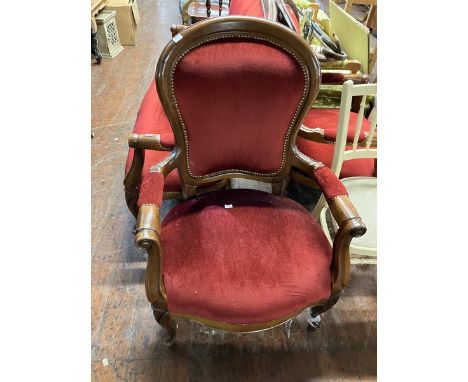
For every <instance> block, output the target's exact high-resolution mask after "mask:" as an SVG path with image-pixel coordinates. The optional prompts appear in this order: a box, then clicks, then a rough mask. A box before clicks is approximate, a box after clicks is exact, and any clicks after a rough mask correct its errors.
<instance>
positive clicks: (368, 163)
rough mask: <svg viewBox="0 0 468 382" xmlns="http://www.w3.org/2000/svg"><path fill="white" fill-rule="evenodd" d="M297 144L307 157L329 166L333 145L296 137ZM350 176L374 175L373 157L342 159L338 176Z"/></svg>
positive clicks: (331, 160)
mask: <svg viewBox="0 0 468 382" xmlns="http://www.w3.org/2000/svg"><path fill="white" fill-rule="evenodd" d="M297 146H298V147H299V150H300V151H301V152H303V153H304V154H305V155H307V156H308V157H309V158H312V159H315V160H318V161H320V162H322V163H323V164H324V165H325V166H327V167H330V168H331V165H332V162H333V152H334V150H335V145H333V144H330V143H317V142H311V141H308V140H306V139H304V138H301V137H298V138H297ZM347 148H348V149H350V148H351V146H347ZM352 176H374V159H371V158H363V159H352V160H347V161H344V162H343V167H342V168H341V172H340V178H349V177H352Z"/></svg>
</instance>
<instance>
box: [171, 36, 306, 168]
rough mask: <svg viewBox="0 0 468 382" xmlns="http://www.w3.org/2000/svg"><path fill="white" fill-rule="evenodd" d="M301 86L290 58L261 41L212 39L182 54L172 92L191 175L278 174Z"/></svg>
mask: <svg viewBox="0 0 468 382" xmlns="http://www.w3.org/2000/svg"><path fill="white" fill-rule="evenodd" d="M304 82H305V79H304V73H303V71H302V68H301V67H300V65H299V64H298V62H297V61H296V60H295V59H294V58H293V57H291V56H290V55H289V54H288V53H286V52H284V51H282V50H280V48H276V47H273V46H270V45H269V44H267V43H263V42H258V41H256V42H253V41H235V40H229V41H216V42H215V43H207V44H205V45H203V46H201V47H198V48H195V49H194V50H192V51H190V52H189V53H188V54H187V55H185V56H184V58H183V59H181V61H180V62H179V64H178V65H177V68H176V70H175V73H174V89H175V94H176V98H177V102H178V105H179V109H180V112H181V115H182V118H183V120H184V123H185V127H186V131H187V137H188V157H189V163H190V170H191V173H192V174H193V175H195V176H202V175H208V174H210V173H214V172H217V171H221V170H227V169H240V170H247V171H253V172H260V173H273V172H276V171H278V170H279V169H280V168H281V161H282V158H283V145H284V141H285V137H286V132H287V130H288V129H289V126H290V123H291V121H292V119H293V116H294V114H295V112H296V110H297V106H298V104H299V102H300V100H301V97H302V93H303V90H304Z"/></svg>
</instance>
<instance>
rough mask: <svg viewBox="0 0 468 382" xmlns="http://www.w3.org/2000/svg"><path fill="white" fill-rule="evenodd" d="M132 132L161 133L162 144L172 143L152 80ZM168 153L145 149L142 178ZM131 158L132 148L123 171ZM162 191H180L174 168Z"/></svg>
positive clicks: (170, 133) (167, 123) (169, 144)
mask: <svg viewBox="0 0 468 382" xmlns="http://www.w3.org/2000/svg"><path fill="white" fill-rule="evenodd" d="M133 132H134V133H136V134H161V143H162V144H163V145H164V146H167V147H169V146H171V145H173V144H174V135H173V133H172V128H171V125H170V124H169V120H168V119H167V117H166V114H165V113H164V110H163V108H162V105H161V102H160V101H159V97H158V94H157V92H156V84H155V82H154V80H153V81H151V84H150V87H149V89H148V91H147V92H146V94H145V97H144V98H143V101H142V103H141V106H140V110H139V111H138V116H137V119H136V122H135V127H134V129H133ZM169 153H170V152H169V151H153V150H146V151H145V163H144V167H143V172H142V178H144V177H145V176H146V175H147V174H148V173H149V172H148V171H149V169H150V167H151V166H152V165H154V164H156V163H159V162H160V161H162V160H163V159H164V158H166V157H167V156H168V155H169ZM132 160H133V149H130V150H129V151H128V156H127V163H126V165H125V173H127V172H128V170H129V169H130V166H131V164H132ZM164 191H170V192H178V191H180V178H179V175H178V174H177V171H176V170H174V171H172V172H171V173H170V174H169V175H168V176H167V177H166V179H165V182H164Z"/></svg>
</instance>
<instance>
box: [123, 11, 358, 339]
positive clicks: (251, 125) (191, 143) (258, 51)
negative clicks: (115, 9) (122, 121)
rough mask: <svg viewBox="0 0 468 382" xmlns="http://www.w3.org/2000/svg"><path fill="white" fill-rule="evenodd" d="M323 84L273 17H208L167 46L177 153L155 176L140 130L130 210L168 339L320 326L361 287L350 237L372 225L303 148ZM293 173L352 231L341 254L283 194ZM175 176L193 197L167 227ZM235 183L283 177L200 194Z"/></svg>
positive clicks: (148, 142)
mask: <svg viewBox="0 0 468 382" xmlns="http://www.w3.org/2000/svg"><path fill="white" fill-rule="evenodd" d="M319 84H320V69H319V63H318V60H317V58H316V56H315V54H314V53H313V52H312V50H311V49H310V48H309V46H308V45H307V44H306V43H305V42H304V41H303V40H302V39H301V38H300V37H298V36H297V35H296V34H295V33H293V32H291V31H290V30H288V29H287V28H286V27H284V26H281V25H279V24H278V23H275V22H271V21H268V20H264V19H259V18H253V17H244V16H227V17H222V18H216V19H211V20H206V21H202V22H199V23H197V24H195V25H193V26H192V27H190V28H187V29H185V30H183V31H182V32H180V34H177V35H175V36H174V37H173V38H172V40H171V41H170V42H169V43H168V45H167V46H166V48H165V49H164V50H163V52H162V54H161V56H160V59H159V62H158V65H157V69H156V85H157V91H158V93H159V97H160V99H161V102H162V105H163V107H164V111H165V113H166V115H167V117H168V119H169V121H170V124H171V126H172V129H173V132H174V137H175V142H174V149H173V150H172V152H171V153H170V154H169V155H168V156H167V157H166V158H165V159H163V160H162V161H161V162H160V163H158V164H156V165H154V166H152V167H151V168H150V169H149V170H146V171H148V174H146V176H144V177H142V176H141V175H142V170H143V161H144V153H145V151H149V150H153V149H157V147H158V145H159V141H158V139H154V136H152V135H151V134H150V135H144V134H143V135H138V134H131V135H130V137H129V146H130V147H131V148H133V149H134V156H133V161H132V164H131V167H130V170H129V172H128V173H127V176H126V179H125V185H126V188H127V187H134V189H135V190H136V192H137V194H138V200H137V202H136V205H134V204H132V202H131V201H130V202H129V207H130V209H131V210H132V212H133V213H134V214H135V216H136V217H137V223H136V228H135V232H136V234H135V241H136V245H137V246H138V247H140V248H145V249H146V250H147V252H148V263H147V269H146V274H145V288H146V295H147V298H148V300H149V302H150V303H151V306H152V309H153V313H154V316H155V318H156V320H157V322H158V323H159V324H160V325H161V326H162V327H163V328H165V329H166V330H167V334H168V338H167V343H168V344H171V343H172V342H173V340H174V337H175V333H176V328H177V326H176V322H175V319H191V320H195V321H197V322H200V323H202V324H205V325H208V326H210V327H212V328H218V329H223V330H229V331H238V332H252V331H258V330H264V329H269V328H273V327H275V326H278V325H281V324H283V323H285V322H287V321H289V320H291V319H292V318H293V317H295V316H296V315H297V314H299V313H300V312H301V311H303V310H305V309H308V308H310V316H311V317H312V318H317V317H319V315H320V314H321V313H322V312H324V311H326V310H327V309H329V308H330V307H331V306H333V305H334V304H335V303H336V302H337V300H338V298H339V296H340V293H341V291H342V290H343V288H344V287H345V286H346V285H347V284H348V282H349V279H350V259H349V243H350V241H351V239H352V238H353V237H358V236H360V235H362V234H364V232H365V230H366V228H365V225H364V224H363V222H362V220H361V218H360V217H359V216H358V214H357V212H356V210H355V209H354V207H353V205H352V204H351V202H350V201H349V199H348V196H347V191H346V189H345V188H344V187H343V185H342V184H341V182H340V181H339V180H338V178H337V177H336V176H335V175H334V174H333V173H332V172H331V170H330V169H329V168H327V167H325V166H323V165H322V164H321V163H320V162H317V161H314V160H311V159H310V158H308V157H307V156H305V155H304V154H302V153H301V152H299V150H298V149H297V147H296V145H295V141H296V136H297V133H298V129H299V127H300V126H301V123H302V120H303V119H304V117H305V115H306V113H307V111H308V110H309V108H310V106H311V104H312V102H313V101H314V98H315V96H316V94H317V91H318V88H319ZM293 167H294V168H297V169H299V170H301V171H302V172H304V173H306V174H308V175H309V176H311V177H313V178H314V179H315V180H316V181H317V183H318V184H319V185H320V187H321V189H322V190H323V192H324V193H325V195H326V199H327V202H328V203H329V205H330V210H331V211H332V213H333V216H334V217H335V219H336V221H337V222H338V225H339V227H340V228H339V232H338V233H337V235H336V237H335V240H334V243H333V246H331V245H330V244H329V242H328V241H327V239H326V237H325V234H324V233H323V231H322V229H321V228H320V225H319V224H318V223H317V222H316V221H315V220H314V219H313V218H312V217H311V215H310V214H309V213H308V211H307V210H306V209H305V208H303V207H302V206H301V205H299V204H297V203H296V202H294V201H292V200H290V199H288V198H286V197H283V196H282V191H283V190H284V187H285V185H286V183H287V180H288V174H289V172H290V170H291V169H292V168H293ZM174 169H177V171H178V174H179V176H180V178H181V182H182V185H181V187H182V193H183V196H184V199H185V201H183V202H182V203H181V204H179V205H177V206H176V207H174V208H173V209H172V210H171V211H170V212H169V213H168V215H167V216H166V217H165V219H164V221H163V222H162V224H160V213H159V209H160V206H161V203H162V195H163V187H164V177H165V176H167V175H168V174H169V173H170V172H171V171H173V170H174ZM232 178H245V179H250V180H256V181H262V182H267V183H270V184H272V193H266V192H262V191H257V190H251V189H229V190H217V191H213V192H208V193H206V192H205V191H204V193H203V194H200V192H199V190H201V189H203V190H205V187H203V186H206V185H208V184H213V183H216V182H218V181H220V180H223V179H228V180H229V179H232ZM141 179H143V180H142V181H141V184H139V183H138V182H140V180H141ZM127 200H129V199H127Z"/></svg>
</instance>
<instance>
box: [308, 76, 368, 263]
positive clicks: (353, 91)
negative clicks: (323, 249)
mask: <svg viewBox="0 0 468 382" xmlns="http://www.w3.org/2000/svg"><path fill="white" fill-rule="evenodd" d="M376 94H377V84H365V85H354V84H353V83H352V82H351V81H347V82H345V84H344V86H343V96H342V97H341V107H340V116H339V122H338V129H337V131H336V134H335V137H336V138H335V144H334V154H333V162H332V166H331V170H332V171H333V172H334V173H335V174H336V176H339V175H340V173H341V172H342V169H343V168H344V165H345V164H346V163H347V162H348V161H349V162H351V161H356V158H360V159H361V160H362V158H370V159H371V160H376V159H377V130H376V129H377V106H374V108H373V109H372V113H371V115H370V116H369V120H368V121H367V122H368V125H369V126H368V129H366V131H365V133H363V132H362V130H363V129H362V128H363V126H364V123H363V122H364V121H365V119H364V109H365V105H366V98H367V97H370V96H374V97H376ZM358 97H359V98H360V99H361V104H360V108H359V112H358V114H357V120H355V121H350V119H351V118H350V116H351V112H350V111H349V110H350V107H351V103H352V100H353V98H358ZM375 99H376V98H375ZM351 122H353V123H351ZM342 183H343V184H344V185H346V187H347V189H348V190H349V194H350V195H349V197H350V199H351V200H352V201H353V202H354V203H356V205H357V206H358V208H359V211H360V212H361V214H362V215H363V216H364V217H365V219H366V222H367V223H368V227H369V229H368V232H367V234H366V235H364V236H363V237H361V238H359V239H356V240H353V242H352V243H351V245H350V251H351V262H352V263H355V264H376V262H377V213H376V203H377V178H376V177H373V176H353V177H344V178H343V179H342ZM325 199H326V195H324V196H322V197H321V198H320V200H319V201H318V203H317V205H316V206H315V209H314V211H313V214H314V216H316V217H319V222H320V224H321V226H322V229H323V230H324V232H325V235H326V236H327V239H328V240H329V242H330V243H332V242H333V240H332V237H331V231H333V230H330V228H329V226H328V224H327V221H326V213H327V210H328V207H327V204H326V202H325ZM333 225H334V226H335V228H337V226H338V225H337V222H336V221H333Z"/></svg>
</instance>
